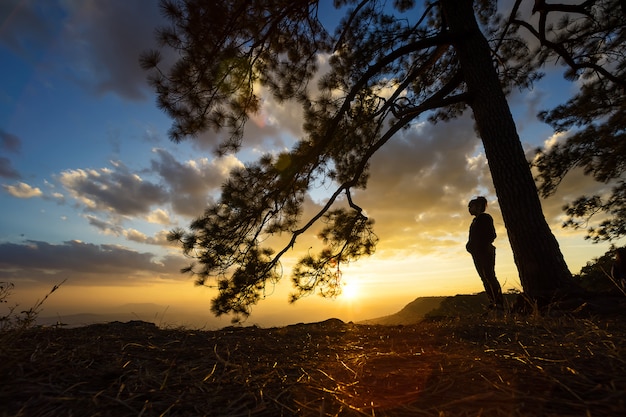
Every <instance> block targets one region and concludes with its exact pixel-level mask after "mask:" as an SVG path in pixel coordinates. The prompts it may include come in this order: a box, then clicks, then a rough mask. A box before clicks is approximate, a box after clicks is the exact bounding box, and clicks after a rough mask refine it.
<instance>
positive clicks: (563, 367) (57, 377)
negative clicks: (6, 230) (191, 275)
mask: <svg viewBox="0 0 626 417" xmlns="http://www.w3.org/2000/svg"><path fill="white" fill-rule="evenodd" d="M624 319H625V317H624V316H620V315H611V316H586V317H575V316H571V315H564V314H563V315H556V316H550V317H546V316H541V317H539V316H524V317H514V316H500V317H494V316H465V317H463V318H438V319H431V320H425V321H423V322H421V323H418V324H413V325H408V326H384V325H362V324H361V325H360V324H353V323H343V322H341V321H340V320H337V319H331V320H327V321H325V322H321V323H314V324H298V325H293V326H287V327H281V328H269V329H263V328H258V327H229V328H225V329H222V330H218V331H202V330H191V329H160V328H158V327H157V326H155V325H153V324H151V323H145V322H128V323H119V322H116V323H109V324H101V325H91V326H87V327H82V328H75V329H66V328H32V329H17V330H12V331H7V332H4V333H2V334H0V337H1V338H0V342H1V349H0V354H1V356H2V357H1V358H0V359H1V361H0V385H1V386H0V416H116V417H118V416H438V417H442V416H454V417H457V416H533V417H537V416H616V415H626V321H625V320H624Z"/></svg>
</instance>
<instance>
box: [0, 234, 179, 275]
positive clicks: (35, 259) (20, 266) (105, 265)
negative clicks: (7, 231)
mask: <svg viewBox="0 0 626 417" xmlns="http://www.w3.org/2000/svg"><path fill="white" fill-rule="evenodd" d="M185 262H186V261H185V259H184V258H182V257H177V256H166V257H163V258H158V257H157V256H156V255H155V254H153V253H150V252H137V251H134V250H132V249H128V248H125V247H122V246H117V245H104V244H101V245H95V244H91V243H84V242H80V241H77V240H72V241H67V242H64V243H62V244H50V243H46V242H40V241H26V242H25V243H23V244H16V243H2V244H0V280H1V281H8V282H14V283H16V282H25V281H37V282H46V283H50V282H53V283H54V282H59V281H61V280H63V279H68V281H69V282H71V283H72V284H77V285H90V284H93V285H138V284H140V283H142V282H148V281H150V282H152V281H158V280H162V279H181V277H182V275H181V274H180V269H181V268H182V267H184V266H185V265H186V263H185Z"/></svg>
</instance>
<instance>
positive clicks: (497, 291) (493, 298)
mask: <svg viewBox="0 0 626 417" xmlns="http://www.w3.org/2000/svg"><path fill="white" fill-rule="evenodd" d="M473 258H474V265H475V266H476V271H477V272H478V275H479V276H480V279H481V280H482V282H483V286H484V287H485V292H486V293H487V297H489V301H490V303H491V304H492V305H493V306H499V307H501V306H503V300H502V288H501V287H500V283H499V282H498V279H497V278H496V273H495V269H494V268H495V248H493V251H492V250H489V251H486V252H484V253H480V254H475V256H474V257H473Z"/></svg>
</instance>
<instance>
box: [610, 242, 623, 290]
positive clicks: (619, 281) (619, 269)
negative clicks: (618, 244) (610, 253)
mask: <svg viewBox="0 0 626 417" xmlns="http://www.w3.org/2000/svg"><path fill="white" fill-rule="evenodd" d="M611 277H612V278H613V282H615V284H616V285H618V286H619V288H620V290H622V291H626V247H623V248H617V249H616V250H615V262H614V263H613V266H612V267H611Z"/></svg>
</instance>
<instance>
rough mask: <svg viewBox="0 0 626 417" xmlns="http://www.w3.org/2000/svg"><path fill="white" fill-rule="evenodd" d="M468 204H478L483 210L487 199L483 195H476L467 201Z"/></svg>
mask: <svg viewBox="0 0 626 417" xmlns="http://www.w3.org/2000/svg"><path fill="white" fill-rule="evenodd" d="M469 203H470V204H474V203H475V204H479V205H480V206H481V207H482V208H483V211H485V209H486V208H487V199H486V198H485V197H483V196H478V197H476V198H475V199H473V200H472V201H470V202H469Z"/></svg>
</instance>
